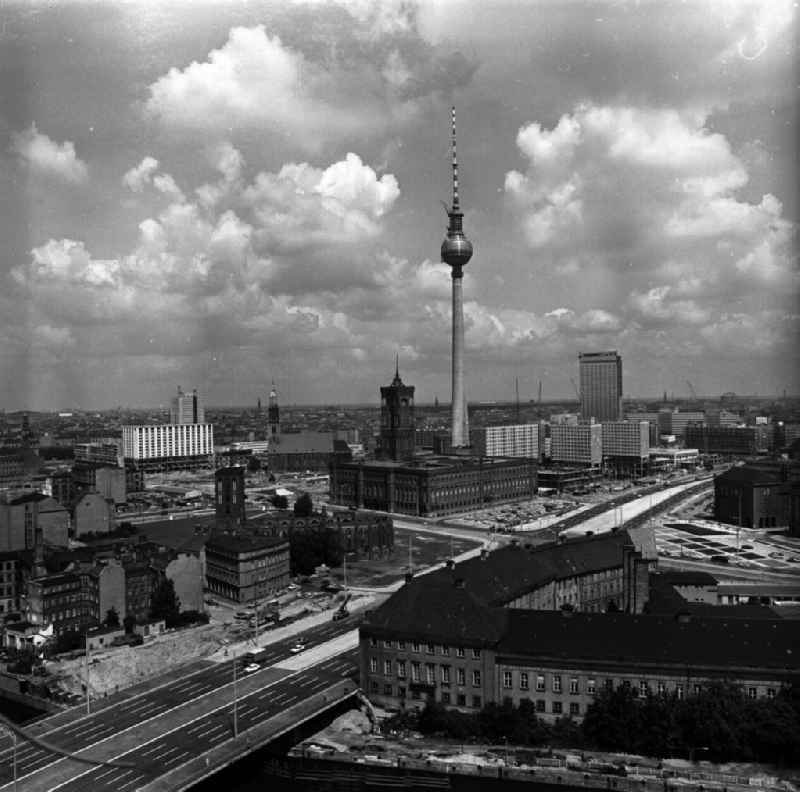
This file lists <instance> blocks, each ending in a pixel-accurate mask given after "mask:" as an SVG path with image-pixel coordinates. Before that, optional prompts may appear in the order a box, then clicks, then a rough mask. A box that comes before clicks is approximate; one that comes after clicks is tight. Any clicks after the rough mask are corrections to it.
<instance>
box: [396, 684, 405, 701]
mask: <svg viewBox="0 0 800 792" xmlns="http://www.w3.org/2000/svg"><path fill="white" fill-rule="evenodd" d="M405 697H406V689H405V686H404V685H398V686H397V698H405Z"/></svg>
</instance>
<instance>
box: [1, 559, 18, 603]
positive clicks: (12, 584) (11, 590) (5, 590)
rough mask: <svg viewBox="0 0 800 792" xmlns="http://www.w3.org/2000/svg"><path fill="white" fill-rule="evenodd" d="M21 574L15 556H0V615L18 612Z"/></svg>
mask: <svg viewBox="0 0 800 792" xmlns="http://www.w3.org/2000/svg"><path fill="white" fill-rule="evenodd" d="M20 592H21V573H20V564H19V559H18V558H17V557H16V554H12V553H3V554H2V556H0V613H11V612H13V611H18V610H19V607H20Z"/></svg>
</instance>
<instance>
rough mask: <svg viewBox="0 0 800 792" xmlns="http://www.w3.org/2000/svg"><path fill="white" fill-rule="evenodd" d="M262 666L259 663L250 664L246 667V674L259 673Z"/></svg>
mask: <svg viewBox="0 0 800 792" xmlns="http://www.w3.org/2000/svg"><path fill="white" fill-rule="evenodd" d="M260 668H261V666H260V665H259V664H258V663H248V664H247V665H246V666H245V667H244V672H245V674H252V673H253V672H254V671H258V670H259V669H260Z"/></svg>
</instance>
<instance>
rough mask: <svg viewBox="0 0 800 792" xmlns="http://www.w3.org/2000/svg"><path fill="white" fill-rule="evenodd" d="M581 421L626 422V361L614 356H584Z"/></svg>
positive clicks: (581, 371) (582, 364)
mask: <svg viewBox="0 0 800 792" xmlns="http://www.w3.org/2000/svg"><path fill="white" fill-rule="evenodd" d="M578 365H579V369H580V382H581V393H580V396H581V418H584V419H586V420H588V419H589V418H594V419H595V420H597V421H600V422H603V421H621V420H622V358H621V357H620V356H619V355H618V354H617V353H616V350H614V351H612V352H581V353H580V354H579V355H578Z"/></svg>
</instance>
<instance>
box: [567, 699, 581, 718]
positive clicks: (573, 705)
mask: <svg viewBox="0 0 800 792" xmlns="http://www.w3.org/2000/svg"><path fill="white" fill-rule="evenodd" d="M569 714H570V715H580V714H581V705H580V704H578V702H577V701H570V703H569Z"/></svg>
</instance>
